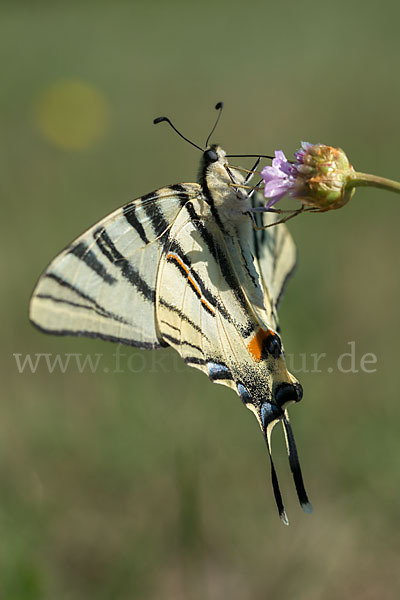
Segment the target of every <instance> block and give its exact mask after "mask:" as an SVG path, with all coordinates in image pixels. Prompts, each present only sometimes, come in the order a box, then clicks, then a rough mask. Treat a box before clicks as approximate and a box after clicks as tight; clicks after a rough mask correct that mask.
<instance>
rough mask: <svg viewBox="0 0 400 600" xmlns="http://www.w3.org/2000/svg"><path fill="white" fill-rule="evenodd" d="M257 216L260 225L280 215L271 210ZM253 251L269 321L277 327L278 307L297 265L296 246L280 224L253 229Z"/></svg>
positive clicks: (270, 222)
mask: <svg viewBox="0 0 400 600" xmlns="http://www.w3.org/2000/svg"><path fill="white" fill-rule="evenodd" d="M254 217H255V222H256V224H257V226H258V227H265V226H268V225H271V224H272V223H274V222H275V221H276V220H278V218H279V217H278V216H277V215H276V214H273V213H269V212H258V213H255V214H254ZM251 251H252V254H253V257H254V264H255V267H256V269H257V272H258V274H259V278H260V285H261V287H262V290H263V295H264V305H265V307H266V310H267V313H268V319H269V323H270V324H272V326H273V327H275V328H277V327H278V314H277V309H278V306H279V303H280V301H281V299H282V296H283V293H284V291H285V288H286V284H287V282H288V280H289V279H290V277H291V276H292V274H293V273H294V270H295V268H296V263H297V250H296V245H295V243H294V241H293V238H292V236H291V235H290V233H289V230H288V229H287V227H286V225H284V224H283V223H281V224H279V225H276V226H274V227H267V228H266V229H260V230H255V229H253V233H252V240H251Z"/></svg>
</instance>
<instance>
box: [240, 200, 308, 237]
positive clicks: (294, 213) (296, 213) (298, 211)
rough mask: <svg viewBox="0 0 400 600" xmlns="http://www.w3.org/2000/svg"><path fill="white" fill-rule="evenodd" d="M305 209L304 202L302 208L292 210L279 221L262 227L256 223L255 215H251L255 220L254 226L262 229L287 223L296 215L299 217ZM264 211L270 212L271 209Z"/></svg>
mask: <svg viewBox="0 0 400 600" xmlns="http://www.w3.org/2000/svg"><path fill="white" fill-rule="evenodd" d="M304 209H305V207H304V204H302V205H301V207H300V208H298V209H297V210H293V211H291V214H289V215H287V216H285V217H283V218H282V219H279V221H275V223H269V225H263V226H262V227H260V226H258V225H257V224H256V222H255V220H254V217H253V215H251V217H252V220H253V227H254V229H255V230H256V231H261V229H268V227H274V226H275V225H280V224H281V223H286V221H289V219H293V218H294V217H297V215H299V214H300V213H302V212H303V211H304ZM264 212H270V211H268V210H266V211H264ZM271 212H275V211H271ZM250 214H251V213H250Z"/></svg>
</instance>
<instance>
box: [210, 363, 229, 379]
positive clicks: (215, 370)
mask: <svg viewBox="0 0 400 600" xmlns="http://www.w3.org/2000/svg"><path fill="white" fill-rule="evenodd" d="M207 367H208V376H209V378H210V379H211V381H220V380H221V379H233V377H232V373H231V372H230V370H229V369H228V367H227V366H226V365H223V364H221V363H214V362H209V363H207Z"/></svg>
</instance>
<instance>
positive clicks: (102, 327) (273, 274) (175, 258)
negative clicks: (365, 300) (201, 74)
mask: <svg viewBox="0 0 400 600" xmlns="http://www.w3.org/2000/svg"><path fill="white" fill-rule="evenodd" d="M217 106H218V105H217ZM160 120H167V121H168V122H169V120H168V119H166V118H160V119H159V120H156V122H158V121H160ZM170 124H171V123H170ZM171 125H172V124H171ZM173 128H174V129H175V127H174V126H173ZM214 128H215V127H214ZM175 130H176V129H175ZM178 133H179V132H178ZM180 135H181V134H180ZM182 137H183V136H182ZM185 139H186V138H185ZM190 143H192V142H190ZM206 146H208V140H207V143H206ZM197 147H199V146H197ZM199 148H200V147H199ZM200 149H201V150H202V158H201V165H200V171H199V179H198V183H178V184H174V185H168V186H166V187H163V188H161V189H158V190H156V191H154V192H151V193H149V194H146V195H145V196H142V197H140V198H138V199H136V200H134V201H132V202H129V203H128V204H126V205H125V206H123V207H122V208H118V209H117V210H115V211H114V212H113V213H111V214H110V215H108V216H106V217H105V218H103V219H102V220H101V221H99V222H98V223H96V224H95V225H94V226H93V227H90V228H89V229H88V230H87V231H86V232H85V233H83V234H82V235H81V236H79V237H78V238H77V239H76V240H75V241H73V242H72V243H71V244H70V245H69V246H67V247H66V248H65V249H64V250H63V251H62V252H61V253H60V254H59V255H58V256H56V257H55V258H54V260H53V261H52V262H51V263H50V264H49V266H48V267H47V268H46V270H45V271H44V273H43V274H42V275H41V277H40V279H39V281H38V283H37V285H36V287H35V289H34V292H33V295H32V298H31V301H30V312H29V314H30V320H31V322H32V323H33V324H34V325H35V326H36V327H37V328H38V329H40V330H41V331H44V332H46V333H51V334H55V335H75V336H88V337H94V338H101V339H104V340H109V341H112V342H117V343H121V344H127V345H130V346H137V347H140V348H152V349H154V348H162V347H165V346H172V348H174V349H175V350H177V352H178V353H179V354H180V356H181V357H182V358H183V360H184V361H185V363H186V364H187V365H189V366H191V367H195V368H197V369H200V370H201V371H203V372H204V373H205V374H206V375H207V376H208V377H209V378H210V379H211V381H213V382H215V383H219V384H222V385H226V386H228V387H230V388H232V389H233V390H234V391H235V392H236V393H237V394H238V395H239V397H240V398H241V400H242V402H243V404H244V405H245V406H246V407H247V408H248V409H250V410H251V411H252V412H253V413H254V414H255V416H256V418H257V420H258V423H259V425H260V428H261V430H262V433H263V435H264V439H265V442H266V445H267V450H268V454H269V459H270V466H271V478H272V485H273V491H274V496H275V500H276V504H277V508H278V512H279V515H280V517H281V519H282V521H283V522H284V523H285V524H288V519H287V515H286V512H285V508H284V505H283V501H282V496H281V492H280V488H279V484H278V479H277V474H276V470H275V467H274V463H273V460H272V454H271V432H272V429H273V427H274V426H275V424H276V423H278V422H279V421H280V422H282V424H283V429H284V433H285V438H286V445H287V450H288V456H289V463H290V467H291V471H292V474H293V478H294V483H295V486H296V490H297V495H298V498H299V501H300V504H301V506H302V507H303V509H304V510H305V512H311V510H312V508H311V504H310V502H309V500H308V497H307V493H306V491H305V488H304V484H303V478H302V474H301V469H300V464H299V460H298V455H297V450H296V445H295V441H294V436H293V431H292V428H291V425H290V421H289V416H288V411H287V408H288V406H289V405H290V404H292V403H294V402H298V401H299V400H301V398H302V393H303V391H302V387H301V385H300V383H299V382H298V381H297V380H296V378H295V377H294V376H293V375H291V374H290V373H289V372H288V370H287V367H286V362H285V355H284V350H283V345H282V341H281V337H280V334H279V323H278V315H277V309H278V305H279V301H280V299H281V297H282V293H283V290H284V288H285V285H286V282H287V280H288V279H289V277H290V275H291V274H292V272H293V269H294V267H295V264H296V248H295V245H294V242H293V240H292V237H291V236H290V234H289V232H288V230H287V228H286V226H285V225H283V224H279V225H277V226H275V227H270V225H271V224H272V223H273V220H274V218H276V217H275V216H274V215H272V214H269V213H261V212H258V213H254V215H253V214H252V213H251V210H252V208H254V207H255V206H256V205H257V197H256V194H253V195H251V194H250V193H248V191H247V190H246V189H245V188H243V187H240V186H242V185H243V182H244V181H246V182H247V180H248V178H249V176H247V177H246V179H245V177H244V175H242V173H241V171H239V170H238V168H235V167H232V166H230V165H229V163H228V158H227V155H226V153H225V151H224V150H223V149H222V148H221V147H220V146H218V145H216V144H213V145H210V146H208V147H207V148H206V149H205V150H203V149H202V148H200ZM255 221H256V222H257V227H255Z"/></svg>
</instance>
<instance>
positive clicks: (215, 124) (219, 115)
mask: <svg viewBox="0 0 400 600" xmlns="http://www.w3.org/2000/svg"><path fill="white" fill-rule="evenodd" d="M223 108H224V103H223V102H218V103H217V104H216V105H215V110H218V111H219V113H218V117H217V119H216V121H215V123H214V127H213V128H212V129H211V131H210V133H209V135H208V138H207V139H206V144H205V146H206V148H208V142H209V141H210V137H211V136H212V134H213V133H214V131H215V129H216V127H217V125H218V121H219V120H220V118H221V115H222V109H223Z"/></svg>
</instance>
